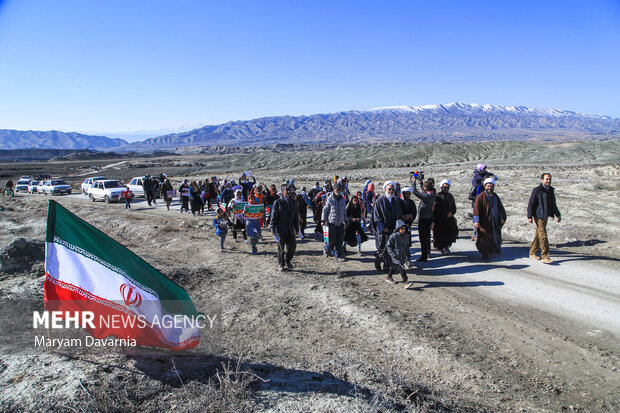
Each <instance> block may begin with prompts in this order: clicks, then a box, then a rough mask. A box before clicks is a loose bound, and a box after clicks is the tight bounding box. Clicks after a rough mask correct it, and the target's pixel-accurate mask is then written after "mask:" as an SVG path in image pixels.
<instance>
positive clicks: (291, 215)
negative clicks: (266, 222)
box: [270, 198, 298, 236]
mask: <svg viewBox="0 0 620 413" xmlns="http://www.w3.org/2000/svg"><path fill="white" fill-rule="evenodd" d="M297 225H298V220H297V202H295V200H294V199H292V198H291V199H290V201H289V200H287V199H284V198H279V199H277V200H276V201H275V202H274V203H273V207H271V225H270V227H271V230H272V231H273V232H277V233H278V235H280V236H284V235H289V234H295V232H296V231H297Z"/></svg>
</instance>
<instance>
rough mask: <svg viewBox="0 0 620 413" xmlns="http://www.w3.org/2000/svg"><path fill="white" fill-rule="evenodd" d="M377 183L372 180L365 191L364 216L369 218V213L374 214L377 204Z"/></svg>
mask: <svg viewBox="0 0 620 413" xmlns="http://www.w3.org/2000/svg"><path fill="white" fill-rule="evenodd" d="M375 198H376V196H375V184H373V183H372V182H369V183H368V187H367V188H366V192H365V193H364V199H365V203H364V218H367V217H368V215H367V214H370V216H372V208H373V207H374V206H375Z"/></svg>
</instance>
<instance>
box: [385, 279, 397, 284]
mask: <svg viewBox="0 0 620 413" xmlns="http://www.w3.org/2000/svg"><path fill="white" fill-rule="evenodd" d="M385 282H386V283H390V284H396V281H394V278H392V277H387V278H386V279H385Z"/></svg>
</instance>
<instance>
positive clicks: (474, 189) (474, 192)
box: [469, 186, 478, 201]
mask: <svg viewBox="0 0 620 413" xmlns="http://www.w3.org/2000/svg"><path fill="white" fill-rule="evenodd" d="M477 195H478V187H476V186H472V187H471V189H470V190H469V200H470V201H473V200H475V199H476V196H477Z"/></svg>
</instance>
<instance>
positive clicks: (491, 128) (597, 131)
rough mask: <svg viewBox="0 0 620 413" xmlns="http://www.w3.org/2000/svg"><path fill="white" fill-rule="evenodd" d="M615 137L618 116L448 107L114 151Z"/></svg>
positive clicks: (225, 132) (220, 130) (179, 138)
mask: <svg viewBox="0 0 620 413" xmlns="http://www.w3.org/2000/svg"><path fill="white" fill-rule="evenodd" d="M617 138H620V119H617V118H610V117H607V116H599V115H584V114H580V113H576V112H571V111H565V110H554V109H531V108H527V107H524V106H510V107H502V106H493V105H478V104H464V103H450V104H447V105H427V106H415V107H409V106H392V107H384V108H376V109H371V110H368V111H349V112H338V113H330V114H318V115H311V116H275V117H266V118H260V119H254V120H248V121H235V122H227V123H224V124H221V125H210V126H204V127H201V128H198V129H194V130H191V131H189V132H183V133H175V134H170V135H164V136H160V137H157V138H151V139H146V140H144V141H141V142H134V143H131V144H128V145H126V146H124V147H123V148H122V149H121V150H136V151H142V150H156V149H171V148H182V147H188V146H194V147H195V146H215V145H225V146H261V145H273V144H323V143H330V144H352V143H353V144H354V143H372V142H435V141H453V142H471V141H480V140H531V139H541V140H547V139H552V140H557V139H559V140H562V139H564V140H583V139H586V140H587V139H617Z"/></svg>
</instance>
